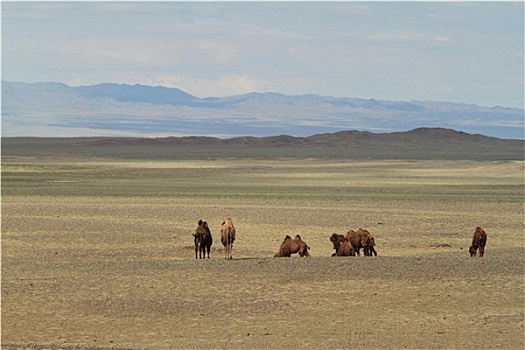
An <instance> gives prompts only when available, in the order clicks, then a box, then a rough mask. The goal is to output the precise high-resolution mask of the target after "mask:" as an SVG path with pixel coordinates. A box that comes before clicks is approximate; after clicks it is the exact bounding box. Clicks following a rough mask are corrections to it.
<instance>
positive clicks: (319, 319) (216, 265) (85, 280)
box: [1, 155, 525, 350]
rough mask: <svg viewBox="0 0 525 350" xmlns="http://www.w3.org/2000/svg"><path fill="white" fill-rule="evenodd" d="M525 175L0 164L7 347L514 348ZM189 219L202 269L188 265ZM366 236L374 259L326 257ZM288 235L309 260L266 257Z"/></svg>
mask: <svg viewBox="0 0 525 350" xmlns="http://www.w3.org/2000/svg"><path fill="white" fill-rule="evenodd" d="M524 170H525V164H524V162H523V161H522V160H517V161H513V160H505V161H494V160H490V161H489V160H479V161H473V160H436V159H434V160H374V159H354V160H352V159H328V158H323V159H316V158H264V157H260V158H227V157H224V158H214V159H171V160H162V159H161V160H155V159H140V160H139V159H119V158H110V157H108V158H104V157H72V156H71V155H66V156H49V157H41V156H17V155H12V156H9V155H7V156H4V157H3V158H2V237H1V238H2V241H1V243H2V286H1V287H2V315H1V316H2V319H1V321H2V331H1V336H2V339H1V341H2V348H3V349H9V350H13V349H17V350H18V349H53V350H56V349H203V348H205V349H350V348H359V349H406V348H410V349H523V348H524V346H525V338H524V306H525V304H524V296H525V293H524V291H525V288H524V287H525V286H524V272H525V270H524V267H525V260H524V229H525V226H524V177H523V176H524ZM226 216H230V217H232V218H233V222H234V224H235V226H236V229H237V239H236V241H235V243H234V247H233V260H231V261H225V260H224V256H223V247H222V245H221V243H220V225H221V222H222V220H223V219H224V217H226ZM199 219H203V220H206V221H207V222H208V223H209V226H210V228H211V232H212V235H213V239H214V243H213V246H212V252H211V258H210V259H195V251H194V246H193V237H192V233H193V232H194V230H195V227H196V226H197V221H198V220H199ZM476 226H482V227H483V228H484V229H485V231H486V232H487V235H488V242H487V247H486V249H485V256H484V257H483V258H480V257H475V258H473V257H470V256H469V253H468V248H469V246H470V243H471V239H472V234H473V232H474V230H475V228H476ZM360 227H361V228H365V229H368V230H369V231H370V232H371V233H372V235H373V236H374V237H375V241H376V250H377V252H378V256H377V257H364V256H362V255H361V256H359V257H345V258H335V257H331V254H332V253H333V248H332V244H331V242H330V241H329V237H330V235H331V234H332V233H334V232H337V233H341V234H344V233H346V232H347V231H348V230H349V229H354V230H355V229H358V228H360ZM296 234H300V235H301V236H302V238H303V239H304V240H305V241H306V242H307V243H308V245H309V246H310V248H311V249H310V254H311V257H309V258H299V257H298V256H292V257H291V258H273V254H274V253H275V252H276V251H277V250H278V248H279V245H280V243H281V241H282V240H283V238H284V236H285V235H291V236H293V235H296Z"/></svg>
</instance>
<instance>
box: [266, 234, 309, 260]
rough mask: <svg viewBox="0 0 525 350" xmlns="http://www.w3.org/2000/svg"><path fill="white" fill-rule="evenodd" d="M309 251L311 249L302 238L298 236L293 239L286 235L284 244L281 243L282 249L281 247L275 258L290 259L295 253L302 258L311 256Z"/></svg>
mask: <svg viewBox="0 0 525 350" xmlns="http://www.w3.org/2000/svg"><path fill="white" fill-rule="evenodd" d="M309 249H310V247H309V246H308V244H306V242H305V241H303V240H302V239H301V236H299V235H297V236H295V238H293V239H292V237H290V236H288V235H286V237H284V241H283V243H281V247H279V251H278V252H277V253H275V255H274V257H276V258H282V257H290V256H291V255H292V254H295V253H299V256H300V257H303V256H310V253H308V250H309Z"/></svg>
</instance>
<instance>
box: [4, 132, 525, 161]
mask: <svg viewBox="0 0 525 350" xmlns="http://www.w3.org/2000/svg"><path fill="white" fill-rule="evenodd" d="M524 153H525V141H524V140H507V139H499V138H494V137H487V136H484V135H480V134H468V133H465V132H460V131H456V130H452V129H444V128H418V129H414V130H411V131H407V132H393V133H371V132H366V131H352V130H347V131H340V132H336V133H323V134H315V135H312V136H308V137H294V136H289V135H278V136H267V137H234V138H228V139H221V138H215V137H199V136H188V137H163V138H129V137H116V138H115V137H72V138H39V137H36V138H35V137H3V138H2V157H3V158H6V157H16V156H38V157H40V156H42V157H44V156H46V157H104V158H124V159H158V160H162V159H165V160H168V159H209V158H224V157H237V158H243V157H252V158H290V157H301V158H310V157H312V158H340V159H363V158H369V159H447V160H449V159H450V160H455V159H471V160H524V159H525V156H524Z"/></svg>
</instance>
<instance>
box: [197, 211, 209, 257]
mask: <svg viewBox="0 0 525 350" xmlns="http://www.w3.org/2000/svg"><path fill="white" fill-rule="evenodd" d="M197 225H198V226H197V228H196V229H195V233H194V234H193V237H195V238H194V243H195V259H197V251H198V252H199V259H204V258H206V251H208V259H209V258H210V249H211V245H212V243H213V238H212V236H211V231H210V228H209V227H208V223H207V222H206V221H202V220H199V222H198V223H197Z"/></svg>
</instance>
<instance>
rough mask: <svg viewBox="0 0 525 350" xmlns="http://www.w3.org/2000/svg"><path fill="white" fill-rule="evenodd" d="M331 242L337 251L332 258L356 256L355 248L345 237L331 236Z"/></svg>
mask: <svg viewBox="0 0 525 350" xmlns="http://www.w3.org/2000/svg"><path fill="white" fill-rule="evenodd" d="M330 241H331V242H332V244H333V245H334V249H335V253H333V254H332V256H355V251H354V247H353V246H352V243H350V241H349V240H348V239H346V237H345V236H343V235H338V234H337V233H334V234H332V236H330Z"/></svg>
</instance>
